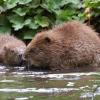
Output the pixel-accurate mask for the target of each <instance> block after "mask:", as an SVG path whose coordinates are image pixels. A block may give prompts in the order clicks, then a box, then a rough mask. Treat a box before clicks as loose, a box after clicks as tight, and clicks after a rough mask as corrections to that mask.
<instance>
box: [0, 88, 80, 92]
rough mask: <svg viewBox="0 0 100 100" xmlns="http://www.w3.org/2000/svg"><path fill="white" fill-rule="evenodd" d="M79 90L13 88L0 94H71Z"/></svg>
mask: <svg viewBox="0 0 100 100" xmlns="http://www.w3.org/2000/svg"><path fill="white" fill-rule="evenodd" d="M77 90H79V89H78V88H40V89H37V88H26V89H11V88H3V89H0V92H7V93H8V92H19V93H29V92H36V93H61V92H70V91H77Z"/></svg>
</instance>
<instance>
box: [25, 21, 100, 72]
mask: <svg viewBox="0 0 100 100" xmlns="http://www.w3.org/2000/svg"><path fill="white" fill-rule="evenodd" d="M25 58H26V59H27V61H28V63H29V64H30V65H34V66H35V67H36V66H37V67H40V66H44V67H48V68H50V69H51V70H56V69H59V70H65V69H66V70H70V69H71V70H72V69H76V71H80V70H81V69H82V71H83V70H84V71H85V70H88V69H89V70H90V69H93V70H94V69H97V67H99V66H100V39H99V37H98V36H97V33H96V32H95V31H94V30H93V29H91V28H90V27H89V26H87V25H86V24H83V23H81V22H78V21H70V22H66V23H64V24H62V25H58V26H56V27H54V28H53V29H51V30H48V31H44V32H40V33H38V34H36V36H35V37H34V38H33V39H32V41H31V42H30V43H29V45H28V46H27V48H26V51H25Z"/></svg>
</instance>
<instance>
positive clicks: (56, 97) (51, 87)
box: [0, 66, 100, 100]
mask: <svg viewBox="0 0 100 100" xmlns="http://www.w3.org/2000/svg"><path fill="white" fill-rule="evenodd" d="M0 100H100V73H99V72H86V73H84V72H81V73H60V74H56V73H50V72H47V71H45V72H43V71H30V70H28V71H25V70H24V67H14V68H12V67H10V68H8V67H5V66H0Z"/></svg>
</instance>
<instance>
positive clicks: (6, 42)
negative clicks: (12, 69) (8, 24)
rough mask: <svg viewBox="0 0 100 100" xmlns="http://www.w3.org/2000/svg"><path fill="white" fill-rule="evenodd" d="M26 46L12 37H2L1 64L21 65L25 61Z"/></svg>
mask: <svg viewBox="0 0 100 100" xmlns="http://www.w3.org/2000/svg"><path fill="white" fill-rule="evenodd" d="M25 49H26V45H25V43H24V42H23V41H21V40H19V39H17V38H16V37H14V36H11V35H0V63H3V64H6V65H20V64H21V63H22V61H23V59H24V57H23V54H24V51H25Z"/></svg>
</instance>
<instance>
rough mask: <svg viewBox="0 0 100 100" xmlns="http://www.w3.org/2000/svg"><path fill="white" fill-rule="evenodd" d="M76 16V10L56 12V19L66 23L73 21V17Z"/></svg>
mask: <svg viewBox="0 0 100 100" xmlns="http://www.w3.org/2000/svg"><path fill="white" fill-rule="evenodd" d="M74 14H75V11H74V10H59V11H56V17H57V19H59V20H62V21H65V20H70V19H72V16H73V15H74Z"/></svg>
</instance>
